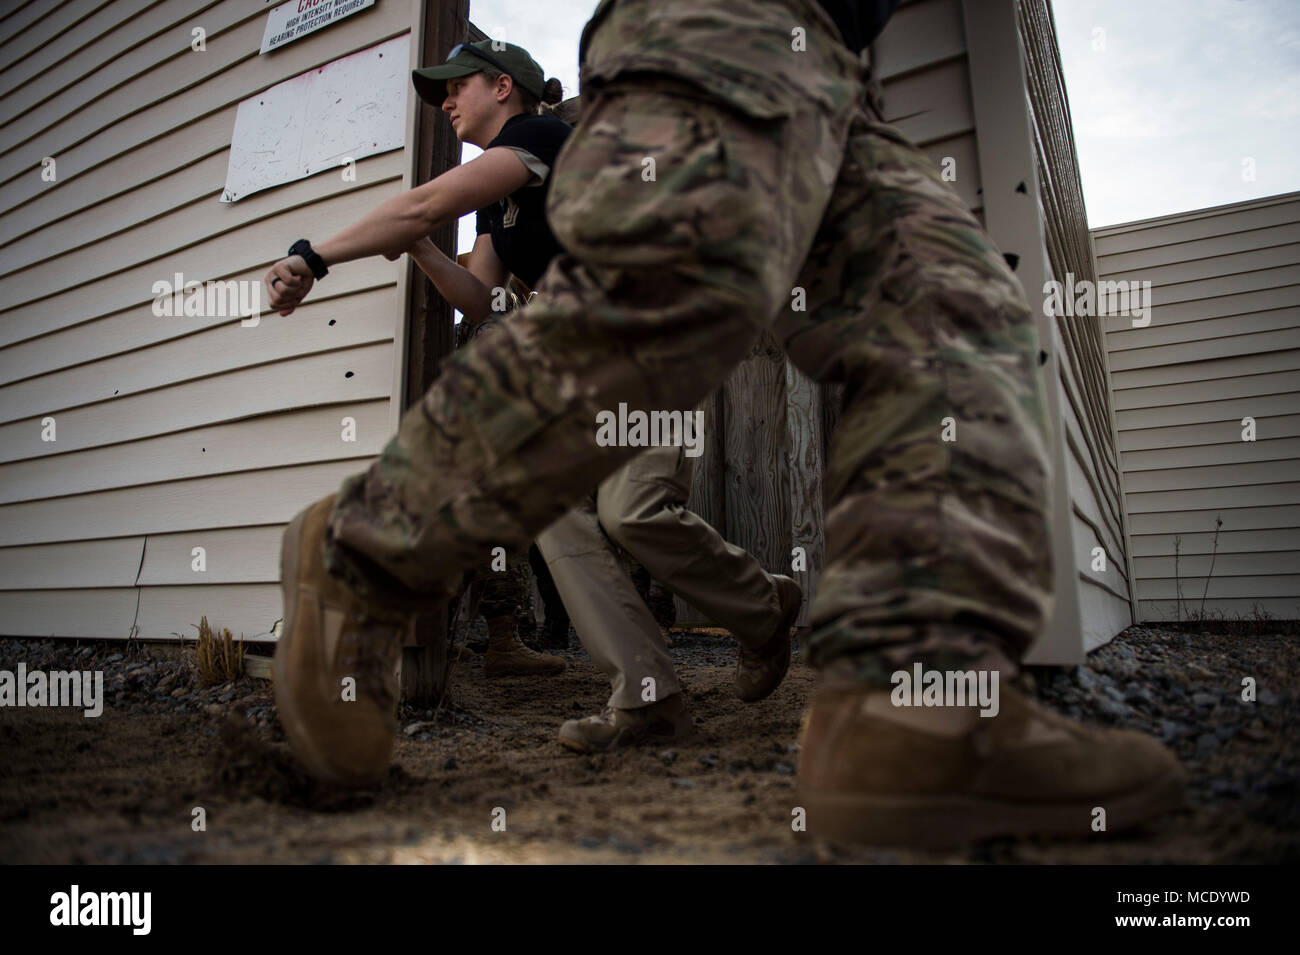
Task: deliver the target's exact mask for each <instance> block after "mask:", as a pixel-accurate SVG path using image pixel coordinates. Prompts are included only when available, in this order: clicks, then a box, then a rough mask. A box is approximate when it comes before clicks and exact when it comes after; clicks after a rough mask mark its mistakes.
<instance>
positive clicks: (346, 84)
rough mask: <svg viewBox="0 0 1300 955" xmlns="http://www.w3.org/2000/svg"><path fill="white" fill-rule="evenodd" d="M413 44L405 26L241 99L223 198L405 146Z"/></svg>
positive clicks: (237, 197)
mask: <svg viewBox="0 0 1300 955" xmlns="http://www.w3.org/2000/svg"><path fill="white" fill-rule="evenodd" d="M410 51H411V35H410V34H409V33H404V34H402V35H401V36H397V37H393V39H391V40H388V41H386V42H384V43H381V44H379V46H372V47H371V48H370V49H368V50H360V51H358V52H356V53H353V54H351V55H350V56H345V57H343V58H342V59H341V60H335V61H334V62H333V63H327V64H325V65H324V66H322V67H318V68H316V69H314V70H309V71H308V72H306V73H303V74H301V75H299V76H295V77H294V78H293V79H291V80H285V81H284V82H283V83H279V84H277V85H275V86H272V87H271V88H270V89H268V90H263V91H262V92H261V93H258V94H256V95H255V96H250V97H249V98H248V99H246V100H244V101H243V102H242V103H240V104H239V109H238V110H237V111H236V112H235V131H234V134H233V135H232V136H231V142H230V164H229V166H228V167H227V169H226V188H225V191H224V192H223V193H222V194H221V201H222V202H236V201H238V200H240V199H243V198H244V197H245V196H249V195H252V194H253V193H255V192H260V191H261V190H263V189H269V188H271V187H272V186H279V185H283V184H284V183H286V182H293V181H295V180H297V179H305V178H306V177H307V176H312V175H315V174H316V173H318V172H320V171H322V170H324V169H332V170H335V171H338V170H340V169H341V167H342V166H343V165H344V164H345V163H346V162H347V160H349V159H353V160H355V159H360V158H362V157H363V156H373V155H375V154H376V153H383V152H388V151H389V150H390V149H401V148H402V146H403V145H404V140H405V136H406V97H407V95H408V93H409V91H410V88H411V72H410V68H409V62H410Z"/></svg>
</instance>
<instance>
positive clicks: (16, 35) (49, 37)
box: [0, 0, 109, 63]
mask: <svg viewBox="0 0 1300 955" xmlns="http://www.w3.org/2000/svg"><path fill="white" fill-rule="evenodd" d="M108 2H109V0H96V2H89V3H87V2H76V0H73V2H72V3H51V2H49V0H45V2H36V3H28V4H26V7H29V8H30V10H27V9H24V10H20V11H18V13H16V14H15V15H14V16H12V17H6V18H5V20H4V22H3V24H0V37H2V38H3V39H0V63H8V62H9V61H10V60H17V59H21V58H22V57H24V56H27V55H28V54H30V53H33V52H34V51H36V50H38V49H39V48H40V47H42V46H44V45H45V44H47V43H53V42H57V41H58V40H59V39H60V37H61V36H62V35H63V34H65V33H66V32H67V31H68V30H70V29H71V28H72V27H74V26H76V25H77V23H79V22H80V21H81V20H84V19H85V18H86V17H88V16H91V15H92V14H93V13H95V11H97V10H99V9H100V8H101V7H103V6H105V5H106V4H107V3H108ZM9 31H13V32H9Z"/></svg>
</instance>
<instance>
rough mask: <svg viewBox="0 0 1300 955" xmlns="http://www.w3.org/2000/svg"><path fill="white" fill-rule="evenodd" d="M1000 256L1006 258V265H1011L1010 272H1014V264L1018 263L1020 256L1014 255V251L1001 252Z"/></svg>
mask: <svg viewBox="0 0 1300 955" xmlns="http://www.w3.org/2000/svg"><path fill="white" fill-rule="evenodd" d="M1002 258H1004V259H1006V260H1007V265H1009V266H1011V271H1012V272H1014V271H1015V270H1016V266H1017V265H1019V264H1020V256H1018V255H1016V253H1014V252H1003V253H1002Z"/></svg>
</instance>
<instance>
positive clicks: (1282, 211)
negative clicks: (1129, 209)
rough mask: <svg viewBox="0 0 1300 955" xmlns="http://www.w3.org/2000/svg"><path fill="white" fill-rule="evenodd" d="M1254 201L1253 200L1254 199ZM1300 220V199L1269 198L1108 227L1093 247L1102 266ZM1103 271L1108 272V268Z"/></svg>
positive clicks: (1098, 234)
mask: <svg viewBox="0 0 1300 955" xmlns="http://www.w3.org/2000/svg"><path fill="white" fill-rule="evenodd" d="M1252 202H1253V200H1252ZM1296 221H1300V200H1297V199H1295V198H1293V197H1288V198H1285V199H1276V198H1272V197H1270V198H1269V199H1266V200H1263V201H1261V202H1259V203H1258V204H1257V205H1251V206H1249V207H1242V206H1240V204H1239V207H1238V208H1232V207H1231V206H1220V207H1218V208H1216V209H1214V210H1203V209H1198V210H1196V211H1194V212H1185V213H1178V214H1177V215H1175V216H1166V217H1164V218H1163V219H1162V220H1157V221H1154V222H1153V221H1150V220H1148V221H1145V222H1142V223H1140V224H1135V225H1129V224H1121V225H1115V226H1106V227H1105V228H1101V229H1097V230H1096V231H1094V232H1093V234H1092V235H1093V244H1094V246H1095V248H1096V250H1097V260H1098V265H1099V266H1100V265H1101V263H1102V262H1103V260H1104V257H1105V256H1107V255H1113V254H1115V253H1118V252H1128V251H1131V250H1133V249H1146V248H1157V247H1161V246H1170V245H1177V244H1179V243H1183V242H1192V241H1196V240H1198V239H1206V238H1211V237H1213V236H1220V235H1236V234H1239V233H1243V232H1249V231H1251V230H1253V229H1267V228H1270V227H1272V226H1277V225H1285V224H1286V223H1288V222H1296ZM1101 271H1103V272H1104V271H1105V269H1104V268H1102V269H1101Z"/></svg>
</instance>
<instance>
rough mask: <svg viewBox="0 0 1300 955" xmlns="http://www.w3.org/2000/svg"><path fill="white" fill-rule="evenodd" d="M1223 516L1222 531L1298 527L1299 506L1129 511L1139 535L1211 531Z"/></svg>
mask: <svg viewBox="0 0 1300 955" xmlns="http://www.w3.org/2000/svg"><path fill="white" fill-rule="evenodd" d="M1217 517H1221V518H1223V528H1221V529H1222V530H1250V529H1257V528H1258V529H1265V528H1267V529H1272V528H1277V527H1300V505H1297V504H1280V505H1276V506H1267V505H1265V506H1252V507H1241V506H1238V507H1220V508H1214V509H1212V510H1209V509H1197V510H1188V511H1165V512H1155V511H1153V512H1151V513H1148V514H1134V513H1133V512H1132V511H1130V512H1129V524H1130V526H1131V527H1132V533H1133V534H1134V535H1135V536H1136V535H1139V534H1192V533H1196V532H1198V531H1203V532H1206V533H1211V532H1213V531H1214V521H1215V518H1217Z"/></svg>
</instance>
